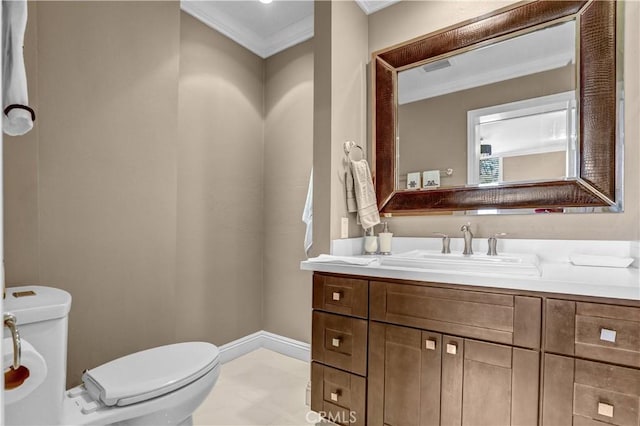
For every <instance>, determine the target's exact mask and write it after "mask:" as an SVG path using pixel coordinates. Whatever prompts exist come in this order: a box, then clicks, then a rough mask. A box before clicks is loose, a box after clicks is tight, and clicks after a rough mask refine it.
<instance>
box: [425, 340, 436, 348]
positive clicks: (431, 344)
mask: <svg viewBox="0 0 640 426" xmlns="http://www.w3.org/2000/svg"><path fill="white" fill-rule="evenodd" d="M424 347H425V348H426V349H429V350H430V351H435V350H436V341H435V340H431V339H427V340H425V341H424Z"/></svg>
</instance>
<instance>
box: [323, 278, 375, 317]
mask: <svg viewBox="0 0 640 426" xmlns="http://www.w3.org/2000/svg"><path fill="white" fill-rule="evenodd" d="M367 284H368V283H367V281H366V280H357V279H351V278H340V277H332V276H327V275H320V274H315V275H314V276H313V309H319V310H321V311H327V312H333V313H336V314H343V315H351V316H354V317H359V318H367V313H368V312H369V291H368V287H367Z"/></svg>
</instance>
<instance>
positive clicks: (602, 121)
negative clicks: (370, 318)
mask: <svg viewBox="0 0 640 426" xmlns="http://www.w3.org/2000/svg"><path fill="white" fill-rule="evenodd" d="M616 8H617V4H616V2H615V1H613V0H608V1H542V0H539V1H534V2H529V3H525V4H518V5H516V6H515V7H511V8H508V9H503V10H498V11H495V12H492V13H490V14H488V15H484V16H481V17H478V18H475V19H472V20H470V21H466V22H463V23H461V24H458V25H455V26H453V27H449V28H446V29H443V30H441V31H438V32H435V33H431V34H427V35H425V36H422V37H419V38H417V39H414V40H410V41H408V42H406V43H403V44H401V45H397V46H393V47H391V48H388V49H384V50H381V51H378V52H374V53H373V55H372V61H371V65H372V66H371V69H372V71H371V72H372V83H373V90H372V93H373V94H374V99H373V108H372V112H373V114H374V116H373V119H372V123H373V127H374V128H373V132H372V139H373V151H372V152H373V154H374V157H375V160H374V162H373V164H374V166H373V167H374V168H373V174H374V178H375V187H376V196H377V199H378V208H379V209H380V211H381V212H382V213H386V214H394V215H395V214H425V213H433V212H446V211H460V210H478V209H561V208H567V207H613V210H614V211H615V210H618V209H616V208H615V207H616V206H619V204H618V203H619V202H620V200H617V199H616V102H617V101H616ZM573 18H575V19H576V25H577V26H578V28H579V50H578V57H577V58H576V60H577V62H578V65H579V66H578V71H577V79H578V81H577V87H578V89H577V93H578V98H579V101H580V102H579V106H578V111H579V128H578V131H579V138H578V141H579V161H578V173H577V175H578V177H573V178H565V179H558V180H552V181H549V180H547V181H540V182H524V183H505V184H501V185H499V186H493V187H477V186H470V187H452V188H440V189H430V190H402V189H398V188H397V184H396V179H397V172H396V164H397V152H398V146H397V144H396V135H397V133H396V132H397V73H398V72H399V71H401V70H404V69H407V68H411V67H413V66H416V65H418V64H424V63H427V62H431V61H434V60H438V59H441V58H443V57H448V56H451V55H452V54H454V52H458V51H460V50H470V49H471V48H473V47H476V46H484V45H487V44H490V43H492V42H495V41H496V39H503V38H509V37H510V36H512V35H513V34H514V33H518V32H522V31H526V30H527V29H531V28H534V27H538V26H543V25H544V24H545V23H549V22H553V21H557V20H563V19H564V20H569V19H573ZM576 40H578V39H576ZM546 211H550V210H546ZM551 211H553V210H551Z"/></svg>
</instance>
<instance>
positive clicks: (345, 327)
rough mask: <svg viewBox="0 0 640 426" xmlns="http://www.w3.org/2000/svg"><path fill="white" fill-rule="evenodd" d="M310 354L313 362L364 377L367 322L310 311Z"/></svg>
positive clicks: (365, 372) (365, 371)
mask: <svg viewBox="0 0 640 426" xmlns="http://www.w3.org/2000/svg"><path fill="white" fill-rule="evenodd" d="M312 321H313V324H312V328H313V332H312V336H311V357H312V358H313V360H314V361H319V362H321V363H323V364H327V365H330V366H332V367H337V368H340V369H342V370H347V371H350V372H352V373H356V374H360V375H361V376H364V375H366V374H367V321H365V320H362V319H357V318H350V317H344V316H340V315H333V314H327V313H324V312H319V311H313V320H312Z"/></svg>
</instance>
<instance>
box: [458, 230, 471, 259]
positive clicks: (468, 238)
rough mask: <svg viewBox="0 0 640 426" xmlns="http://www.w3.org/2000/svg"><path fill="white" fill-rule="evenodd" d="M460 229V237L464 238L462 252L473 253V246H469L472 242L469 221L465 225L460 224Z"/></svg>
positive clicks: (465, 253)
mask: <svg viewBox="0 0 640 426" xmlns="http://www.w3.org/2000/svg"><path fill="white" fill-rule="evenodd" d="M460 230H461V231H462V237H463V238H464V251H463V252H462V254H464V255H470V254H473V248H472V247H471V243H472V242H473V233H472V232H471V223H467V224H466V225H462V228H460Z"/></svg>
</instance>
